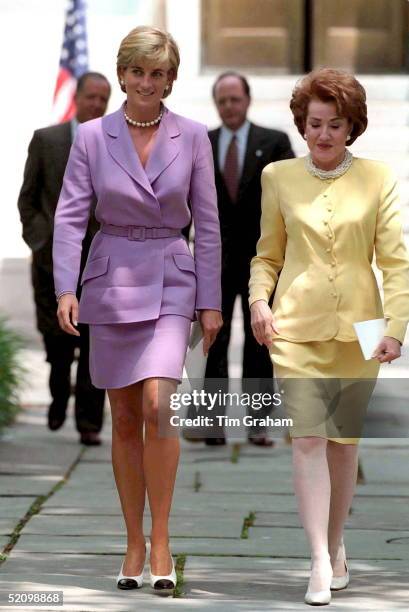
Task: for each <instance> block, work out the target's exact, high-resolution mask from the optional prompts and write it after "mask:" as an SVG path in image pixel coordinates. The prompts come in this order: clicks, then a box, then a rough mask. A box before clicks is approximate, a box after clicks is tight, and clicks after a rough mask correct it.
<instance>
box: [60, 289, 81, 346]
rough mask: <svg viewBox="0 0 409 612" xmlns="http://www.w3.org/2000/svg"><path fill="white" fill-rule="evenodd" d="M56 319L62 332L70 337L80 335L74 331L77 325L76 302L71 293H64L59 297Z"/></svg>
mask: <svg viewBox="0 0 409 612" xmlns="http://www.w3.org/2000/svg"><path fill="white" fill-rule="evenodd" d="M57 317H58V323H59V324H60V327H61V329H62V330H63V331H65V332H67V334H71V335H72V336H79V335H80V332H79V331H78V330H77V329H75V327H76V326H77V325H78V300H77V297H76V296H75V295H74V294H73V293H65V294H64V295H62V296H61V297H60V299H59V300H58V308H57ZM74 326H75V327H74Z"/></svg>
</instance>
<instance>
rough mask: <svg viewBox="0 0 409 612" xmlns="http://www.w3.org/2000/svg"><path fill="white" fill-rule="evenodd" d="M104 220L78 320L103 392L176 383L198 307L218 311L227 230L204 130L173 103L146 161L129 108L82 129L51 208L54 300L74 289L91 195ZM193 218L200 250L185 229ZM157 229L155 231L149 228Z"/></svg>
mask: <svg viewBox="0 0 409 612" xmlns="http://www.w3.org/2000/svg"><path fill="white" fill-rule="evenodd" d="M95 198H96V201H97V205H96V209H95V216H96V218H97V220H98V221H99V223H100V224H101V230H100V231H99V232H98V233H97V234H96V236H95V238H94V240H93V242H92V245H91V249H90V251H89V256H88V260H87V264H86V267H85V269H84V272H83V274H82V278H81V285H82V293H81V299H80V306H79V317H78V319H79V322H81V323H87V324H88V325H89V329H90V373H91V379H92V382H93V384H94V385H95V386H96V387H99V388H103V389H111V388H120V387H125V386H127V385H130V384H133V383H135V382H138V381H140V380H143V379H146V378H150V377H166V378H173V379H176V380H180V379H181V377H182V371H183V364H184V359H185V355H186V348H187V343H188V338H189V331H190V322H191V320H192V319H193V318H194V317H195V312H196V310H203V309H213V310H219V311H220V310H221V287H220V260H221V246H220V229H219V220H218V214H217V200H216V190H215V185H214V169H213V157H212V151H211V147H210V143H209V139H208V136H207V130H206V128H205V126H203V125H201V124H199V123H197V122H195V121H192V120H190V119H187V118H185V117H181V116H179V115H176V114H175V113H173V112H171V111H169V110H168V109H165V111H164V115H163V118H162V120H161V123H160V126H159V129H158V132H157V134H156V140H155V144H154V147H153V150H152V152H151V155H150V156H149V159H148V161H147V164H146V167H145V168H143V166H142V164H141V162H140V159H139V156H138V154H137V153H136V151H135V148H134V145H133V142H132V139H131V136H130V133H129V129H128V126H127V124H126V122H125V118H124V114H123V108H120V109H119V110H118V111H117V112H115V113H112V114H111V115H107V116H106V117H104V118H102V119H95V120H92V121H88V122H86V123H84V124H82V125H80V126H79V127H78V131H77V135H76V138H75V141H74V143H73V146H72V149H71V153H70V157H69V160H68V164H67V168H66V172H65V176H64V183H63V187H62V191H61V195H60V199H59V202H58V206H57V211H56V215H55V226H54V245H53V262H54V281H55V288H56V294H57V296H59V295H61V294H62V293H65V292H73V293H75V291H76V288H77V283H78V277H79V268H80V258H81V245H82V240H83V238H84V236H85V232H86V228H87V223H88V218H89V215H90V211H91V207H92V203H93V202H94V201H95ZM191 214H192V216H193V222H194V226H195V255H194V257H193V256H192V254H191V252H190V250H189V246H188V244H187V242H186V240H185V238H184V237H183V236H182V234H181V230H182V229H183V228H184V227H186V226H187V225H188V224H189V222H190V219H191ZM152 228H154V229H152Z"/></svg>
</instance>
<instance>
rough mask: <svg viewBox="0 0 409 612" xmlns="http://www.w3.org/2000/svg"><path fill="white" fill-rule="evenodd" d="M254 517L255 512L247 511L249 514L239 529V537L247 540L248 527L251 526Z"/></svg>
mask: <svg viewBox="0 0 409 612" xmlns="http://www.w3.org/2000/svg"><path fill="white" fill-rule="evenodd" d="M255 518H256V513H255V512H249V514H248V515H247V516H246V517H245V518H244V521H243V527H242V529H241V535H240V537H241V539H242V540H247V539H248V537H249V528H250V527H253V525H254V519H255Z"/></svg>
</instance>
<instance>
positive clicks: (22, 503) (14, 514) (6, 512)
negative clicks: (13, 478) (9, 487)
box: [0, 496, 37, 523]
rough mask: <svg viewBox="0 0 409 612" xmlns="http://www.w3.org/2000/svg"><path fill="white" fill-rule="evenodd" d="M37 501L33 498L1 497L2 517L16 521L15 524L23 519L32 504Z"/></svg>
mask: <svg viewBox="0 0 409 612" xmlns="http://www.w3.org/2000/svg"><path fill="white" fill-rule="evenodd" d="M36 499H37V496H33V497H12V496H10V497H1V496H0V516H1V517H2V518H3V519H8V518H11V519H15V522H16V523H18V521H19V520H20V519H21V518H23V516H24V515H25V514H26V512H27V510H28V509H29V508H30V506H31V505H32V503H33V502H34V501H35V500H36Z"/></svg>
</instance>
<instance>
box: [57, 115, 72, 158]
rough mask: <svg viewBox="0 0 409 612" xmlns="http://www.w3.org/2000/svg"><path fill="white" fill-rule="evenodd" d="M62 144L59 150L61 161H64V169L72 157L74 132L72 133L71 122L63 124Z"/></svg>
mask: <svg viewBox="0 0 409 612" xmlns="http://www.w3.org/2000/svg"><path fill="white" fill-rule="evenodd" d="M61 128H62V129H61V143H59V144H60V147H59V150H60V155H61V159H62V160H63V161H64V167H65V166H66V165H67V162H68V157H69V155H70V150H71V145H72V131H71V121H68V122H67V123H63V124H62V126H61Z"/></svg>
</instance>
